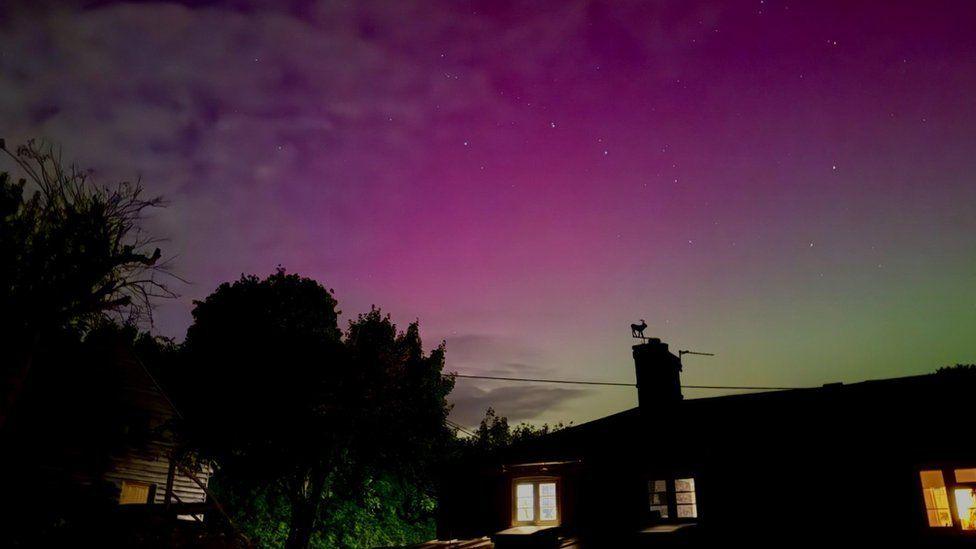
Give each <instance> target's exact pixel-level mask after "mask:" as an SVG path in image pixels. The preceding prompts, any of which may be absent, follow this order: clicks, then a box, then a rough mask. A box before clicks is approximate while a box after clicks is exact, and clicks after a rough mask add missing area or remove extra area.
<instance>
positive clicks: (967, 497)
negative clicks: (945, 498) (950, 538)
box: [954, 486, 976, 530]
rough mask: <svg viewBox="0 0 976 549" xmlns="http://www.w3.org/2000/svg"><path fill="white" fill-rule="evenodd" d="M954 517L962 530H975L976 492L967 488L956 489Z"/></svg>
mask: <svg viewBox="0 0 976 549" xmlns="http://www.w3.org/2000/svg"><path fill="white" fill-rule="evenodd" d="M954 492H955V495H956V516H958V517H959V526H960V527H962V529H963V530H976V490H974V489H973V488H971V487H969V486H965V487H963V488H956V489H955V490H954Z"/></svg>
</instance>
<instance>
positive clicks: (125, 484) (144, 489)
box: [119, 480, 150, 505]
mask: <svg viewBox="0 0 976 549" xmlns="http://www.w3.org/2000/svg"><path fill="white" fill-rule="evenodd" d="M149 492H150V486H149V485H148V484H146V483H144V482H133V481H131V480H123V481H122V490H120V491H119V503H120V504H122V505H132V504H144V503H149Z"/></svg>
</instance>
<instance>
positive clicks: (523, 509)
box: [515, 480, 559, 524]
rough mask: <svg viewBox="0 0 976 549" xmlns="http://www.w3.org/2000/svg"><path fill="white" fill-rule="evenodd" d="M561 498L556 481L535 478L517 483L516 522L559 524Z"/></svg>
mask: <svg viewBox="0 0 976 549" xmlns="http://www.w3.org/2000/svg"><path fill="white" fill-rule="evenodd" d="M558 521H559V499H558V494H557V491H556V482H555V481H552V480H533V481H524V482H517V483H516V484H515V522H516V523H518V524H557V523H558Z"/></svg>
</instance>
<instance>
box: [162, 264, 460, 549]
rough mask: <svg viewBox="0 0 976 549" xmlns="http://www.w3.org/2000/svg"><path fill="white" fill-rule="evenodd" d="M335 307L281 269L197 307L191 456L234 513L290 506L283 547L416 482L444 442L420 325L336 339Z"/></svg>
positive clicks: (382, 320)
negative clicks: (386, 480)
mask: <svg viewBox="0 0 976 549" xmlns="http://www.w3.org/2000/svg"><path fill="white" fill-rule="evenodd" d="M336 305H337V303H336V300H335V298H334V297H333V294H332V292H331V291H330V290H326V289H325V288H324V287H323V286H322V285H321V284H319V283H317V282H316V281H314V280H311V279H308V278H301V277H299V276H298V275H294V274H291V275H290V274H286V273H285V271H284V270H283V269H279V270H278V271H277V272H276V273H274V274H272V275H271V276H269V277H267V278H266V279H263V280H262V279H259V278H257V277H255V276H242V277H241V279H240V280H238V281H236V282H234V283H233V284H226V283H225V284H222V285H221V286H220V287H219V288H218V289H217V291H215V292H214V293H213V294H211V295H210V296H209V297H207V298H206V299H205V300H204V301H202V302H197V303H196V306H195V308H194V311H193V317H194V322H193V325H192V326H191V327H190V329H189V330H188V331H187V338H186V342H185V343H184V353H185V363H186V364H187V366H188V367H189V368H190V369H189V370H188V371H187V375H186V376H184V378H185V379H187V380H192V381H189V382H187V383H185V384H184V385H183V388H182V390H181V391H179V392H178V393H177V399H178V400H180V401H182V403H183V404H182V407H183V408H184V411H185V415H186V417H187V425H186V431H187V433H188V434H189V437H190V443H191V446H192V447H194V448H196V449H198V451H199V452H200V453H201V455H203V456H206V457H210V458H213V459H214V460H215V462H216V463H217V465H218V468H219V469H218V473H217V475H216V482H217V483H218V485H220V486H221V489H222V490H225V491H227V492H230V493H229V494H228V500H229V501H237V502H243V503H244V505H243V506H241V507H239V511H240V512H241V513H242V514H245V515H246V514H248V513H254V512H258V511H260V510H257V509H254V508H248V507H249V505H248V503H247V502H248V501H252V502H253V501H256V500H255V498H254V496H258V497H259V499H260V501H262V502H264V503H263V504H262V505H266V504H267V503H268V502H271V504H270V510H271V511H272V512H280V510H281V508H282V506H284V507H286V508H287V537H286V539H285V545H286V546H287V547H307V546H308V545H309V543H310V541H311V540H312V539H313V536H314V535H315V534H316V532H317V531H318V528H319V526H321V525H322V521H321V520H320V517H321V513H323V512H324V511H325V510H330V511H335V510H336V509H337V508H338V507H339V506H341V504H343V502H349V501H355V500H356V499H357V498H360V497H361V495H362V494H363V493H364V490H363V488H364V487H366V486H367V485H369V483H370V482H372V481H373V480H375V479H377V478H379V477H380V476H381V475H382V474H383V473H385V472H391V471H392V472H395V474H396V475H397V478H398V479H407V480H419V479H423V478H424V476H425V474H426V468H427V467H428V464H429V460H427V456H429V455H431V454H432V453H434V451H435V449H436V448H437V447H438V446H439V445H441V444H445V443H446V442H445V441H446V437H448V436H449V432H448V431H447V430H446V428H445V427H444V418H445V417H446V414H447V405H446V402H445V396H446V395H447V393H448V392H449V391H450V389H451V388H452V386H453V382H452V380H450V379H449V378H448V379H445V378H443V377H442V376H441V368H442V367H443V346H442V347H439V348H438V349H435V350H434V351H433V352H431V353H429V354H425V353H424V352H423V349H422V345H421V341H420V336H419V327H418V326H417V325H416V324H412V325H411V326H410V327H409V328H408V329H407V331H406V332H404V333H400V332H398V331H397V329H396V326H395V325H393V323H392V322H391V321H390V319H389V317H388V316H387V317H384V316H383V315H382V314H381V313H380V311H379V310H378V309H373V310H371V311H370V312H369V313H367V314H365V315H360V316H359V317H358V318H357V320H355V321H354V322H351V323H350V326H349V329H348V332H347V335H346V337H345V338H342V334H341V332H340V330H339V328H338V324H337V317H338V314H339V312H338V311H337V310H336ZM241 494H244V495H243V496H241ZM266 506H267V505H266ZM251 507H253V506H251ZM265 510H268V509H265Z"/></svg>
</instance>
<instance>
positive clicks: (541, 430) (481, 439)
mask: <svg viewBox="0 0 976 549" xmlns="http://www.w3.org/2000/svg"><path fill="white" fill-rule="evenodd" d="M571 425H572V424H569V425H565V424H563V423H562V422H560V423H557V424H555V425H549V424H548V423H543V424H542V425H541V426H535V425H531V424H529V423H524V422H523V423H519V424H518V425H516V426H515V427H511V426H510V425H509V424H508V418H506V417H504V416H499V415H498V414H496V413H495V410H494V409H493V408H488V409H487V410H486V411H485V417H484V418H483V419H482V420H481V424H480V425H479V426H478V430H477V431H475V433H474V434H475V436H473V437H469V438H467V439H461V444H462V446H463V447H464V448H465V450H466V451H467V452H474V453H481V454H484V453H488V452H491V451H495V450H500V449H504V448H508V447H510V446H514V445H516V444H521V443H523V442H527V441H530V440H534V439H537V438H540V437H543V436H545V435H548V434H549V433H554V432H556V431H559V430H561V429H565V428H566V427H569V426H571Z"/></svg>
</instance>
